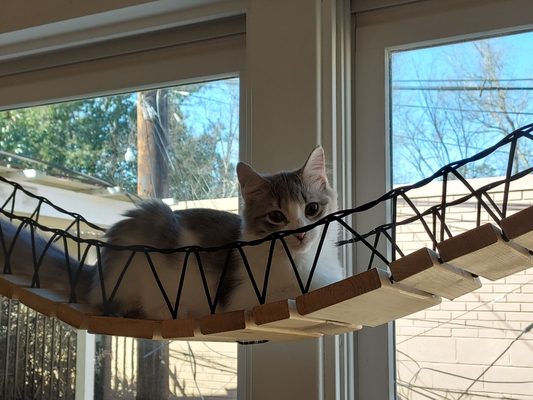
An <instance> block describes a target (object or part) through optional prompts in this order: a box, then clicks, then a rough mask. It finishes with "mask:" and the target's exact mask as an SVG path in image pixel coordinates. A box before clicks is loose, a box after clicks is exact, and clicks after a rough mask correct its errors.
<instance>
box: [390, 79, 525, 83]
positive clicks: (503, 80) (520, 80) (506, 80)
mask: <svg viewBox="0 0 533 400" xmlns="http://www.w3.org/2000/svg"><path fill="white" fill-rule="evenodd" d="M532 81H533V78H508V79H484V78H465V79H394V80H393V81H392V83H422V82H424V83H431V82H532Z"/></svg>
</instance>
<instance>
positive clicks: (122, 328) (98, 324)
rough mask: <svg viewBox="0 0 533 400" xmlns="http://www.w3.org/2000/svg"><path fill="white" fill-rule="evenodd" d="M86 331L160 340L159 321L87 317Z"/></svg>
mask: <svg viewBox="0 0 533 400" xmlns="http://www.w3.org/2000/svg"><path fill="white" fill-rule="evenodd" d="M88 331H89V332H90V333H95V334H100V335H112V336H126V337H132V338H137V339H161V321H155V320H149V319H134V318H122V317H105V316H89V317H88Z"/></svg>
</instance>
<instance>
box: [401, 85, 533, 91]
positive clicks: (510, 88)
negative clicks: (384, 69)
mask: <svg viewBox="0 0 533 400" xmlns="http://www.w3.org/2000/svg"><path fill="white" fill-rule="evenodd" d="M392 90H415V91H422V90H424V91H451V92H456V91H461V92H462V91H476V92H487V91H518V90H520V91H528V90H533V87H528V86H393V87H392Z"/></svg>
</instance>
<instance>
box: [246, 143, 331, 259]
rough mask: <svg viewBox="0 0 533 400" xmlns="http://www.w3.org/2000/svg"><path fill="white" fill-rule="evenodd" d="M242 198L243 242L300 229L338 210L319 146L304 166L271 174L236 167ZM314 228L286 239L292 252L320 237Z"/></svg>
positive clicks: (310, 244) (248, 167) (306, 248)
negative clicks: (274, 233) (282, 231)
mask: <svg viewBox="0 0 533 400" xmlns="http://www.w3.org/2000/svg"><path fill="white" fill-rule="evenodd" d="M237 176H238V178H239V183H240V186H241V193H242V197H243V199H244V208H243V224H244V226H243V229H244V235H245V238H246V239H260V238H263V237H265V236H268V235H269V234H271V233H273V232H276V231H281V230H292V229H297V228H301V227H302V226H305V225H309V224H311V223H313V222H315V221H317V220H319V219H320V218H322V217H324V216H325V215H327V214H330V213H332V212H334V211H336V210H337V194H336V193H335V191H334V190H333V189H332V188H331V186H330V185H329V182H328V178H327V173H326V166H325V156H324V150H323V149H322V147H317V148H315V149H314V150H313V151H312V152H311V154H310V155H309V157H308V159H307V161H306V162H305V164H304V165H303V166H302V167H301V168H299V169H297V170H295V171H289V172H279V173H277V174H273V175H263V174H259V173H257V172H256V171H255V170H254V169H253V168H252V167H250V166H249V165H247V164H245V163H239V164H238V165H237ZM320 233H321V229H313V230H309V231H307V232H304V233H298V234H294V235H291V236H290V237H287V238H286V241H287V244H288V245H289V247H290V249H291V251H295V252H304V251H306V250H308V249H310V247H311V246H312V245H313V244H316V243H317V241H318V240H319V238H320Z"/></svg>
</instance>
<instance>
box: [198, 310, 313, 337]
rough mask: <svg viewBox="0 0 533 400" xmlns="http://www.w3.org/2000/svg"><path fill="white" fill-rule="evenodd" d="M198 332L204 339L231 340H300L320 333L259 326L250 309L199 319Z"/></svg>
mask: <svg viewBox="0 0 533 400" xmlns="http://www.w3.org/2000/svg"><path fill="white" fill-rule="evenodd" d="M199 325H200V333H201V334H202V335H205V339H204V340H209V338H210V337H217V336H219V337H222V338H231V339H233V341H258V340H280V341H286V340H301V339H312V338H317V337H320V336H321V335H320V334H317V333H314V332H306V331H300V330H290V329H277V328H269V327H264V326H259V325H257V324H256V323H255V322H254V321H253V317H252V313H251V312H250V311H244V310H240V311H230V312H227V313H221V314H214V315H209V316H206V317H202V318H200V319H199Z"/></svg>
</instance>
